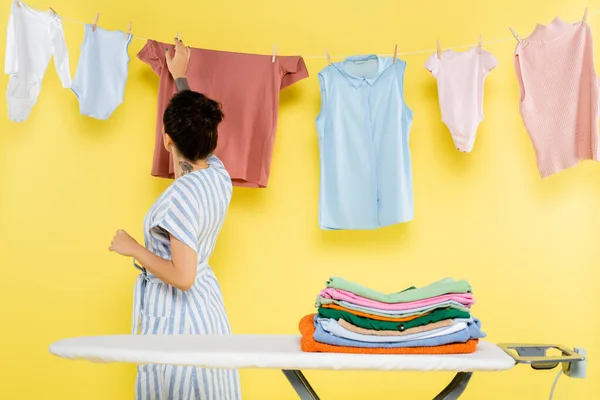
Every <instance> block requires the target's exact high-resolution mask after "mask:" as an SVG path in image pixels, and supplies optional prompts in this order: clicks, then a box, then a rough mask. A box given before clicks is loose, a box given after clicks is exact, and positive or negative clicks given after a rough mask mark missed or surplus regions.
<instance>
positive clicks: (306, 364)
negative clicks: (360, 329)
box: [50, 335, 515, 400]
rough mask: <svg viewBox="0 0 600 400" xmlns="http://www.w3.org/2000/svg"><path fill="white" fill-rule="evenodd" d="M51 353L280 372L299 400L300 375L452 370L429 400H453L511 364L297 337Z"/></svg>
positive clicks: (182, 338) (61, 345) (127, 342)
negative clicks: (346, 350) (330, 345)
mask: <svg viewBox="0 0 600 400" xmlns="http://www.w3.org/2000/svg"><path fill="white" fill-rule="evenodd" d="M50 352H51V353H52V354H54V355H56V356H59V357H63V358H68V359H85V360H89V361H92V362H102V363H110V362H125V363H133V364H138V365H139V364H172V365H186V366H197V367H203V368H224V369H245V368H267V369H280V370H282V371H283V373H284V374H285V376H286V378H287V379H288V380H289V382H290V384H291V385H292V386H293V387H294V390H295V391H296V393H297V394H298V396H299V397H300V399H302V400H318V399H319V396H318V395H317V394H316V392H315V390H314V389H313V388H312V386H311V385H310V384H309V382H308V380H307V379H306V377H305V376H304V374H303V373H302V370H361V371H373V370H377V371H452V372H456V375H455V377H454V379H452V381H451V382H450V383H449V384H448V386H446V388H444V389H443V390H442V391H441V392H440V393H439V394H438V395H437V396H436V397H435V398H434V400H454V399H457V398H459V397H460V395H461V394H462V393H463V392H464V391H465V389H466V387H467V384H468V383H469V380H470V379H471V376H472V374H473V372H475V371H501V370H507V369H510V368H512V367H513V366H514V365H515V360H514V359H513V358H512V357H511V356H509V355H508V354H507V353H506V352H505V351H503V350H502V349H501V348H500V347H498V346H496V345H495V344H492V343H489V342H485V341H480V342H479V345H478V346H477V351H476V352H475V353H472V354H455V355H453V354H447V355H446V354H445V355H374V354H339V353H305V352H302V350H301V349H300V336H297V335H230V336H217V335H109V336H90V337H79V338H73V339H64V340H60V341H58V342H56V343H54V344H52V345H51V346H50Z"/></svg>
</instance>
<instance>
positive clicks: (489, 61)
mask: <svg viewBox="0 0 600 400" xmlns="http://www.w3.org/2000/svg"><path fill="white" fill-rule="evenodd" d="M481 65H482V67H483V70H484V72H490V71H491V70H493V69H494V68H496V67H497V66H498V60H496V57H494V56H493V55H492V53H489V52H487V51H485V50H484V51H482V52H481Z"/></svg>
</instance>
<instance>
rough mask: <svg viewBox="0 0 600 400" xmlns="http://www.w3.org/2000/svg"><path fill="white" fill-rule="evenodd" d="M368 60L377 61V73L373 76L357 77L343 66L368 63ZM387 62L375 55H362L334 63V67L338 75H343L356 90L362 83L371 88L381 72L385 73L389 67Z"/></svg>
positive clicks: (385, 59)
mask: <svg viewBox="0 0 600 400" xmlns="http://www.w3.org/2000/svg"><path fill="white" fill-rule="evenodd" d="M369 60H377V72H376V73H375V74H373V75H370V76H359V75H355V74H353V73H351V72H349V71H348V70H347V69H346V68H345V65H346V64H347V63H349V62H356V61H369ZM388 61H389V60H388V59H387V58H381V57H379V56H377V55H375V54H369V55H363V56H351V57H348V58H346V59H345V60H344V61H341V62H338V63H335V64H334V66H335V67H336V69H337V70H339V71H340V73H341V74H342V75H344V76H345V77H346V79H348V81H349V82H350V83H351V84H352V86H354V87H355V88H357V87H359V86H360V85H362V84H364V83H367V84H368V85H369V86H373V85H374V84H375V82H377V79H379V77H380V76H381V74H382V73H383V71H385V70H386V69H387V68H388V67H389V65H388V64H389V63H388Z"/></svg>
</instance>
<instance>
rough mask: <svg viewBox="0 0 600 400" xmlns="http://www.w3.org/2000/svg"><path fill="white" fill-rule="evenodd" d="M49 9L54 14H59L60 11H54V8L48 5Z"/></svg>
mask: <svg viewBox="0 0 600 400" xmlns="http://www.w3.org/2000/svg"><path fill="white" fill-rule="evenodd" d="M48 9H49V10H50V12H51V13H52V14H54V15H58V13H57V12H56V11H54V9H53V8H52V7H48Z"/></svg>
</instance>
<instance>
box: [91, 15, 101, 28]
mask: <svg viewBox="0 0 600 400" xmlns="http://www.w3.org/2000/svg"><path fill="white" fill-rule="evenodd" d="M99 18H100V13H96V18H95V19H94V25H92V31H95V30H96V28H97V27H98V19H99Z"/></svg>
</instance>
